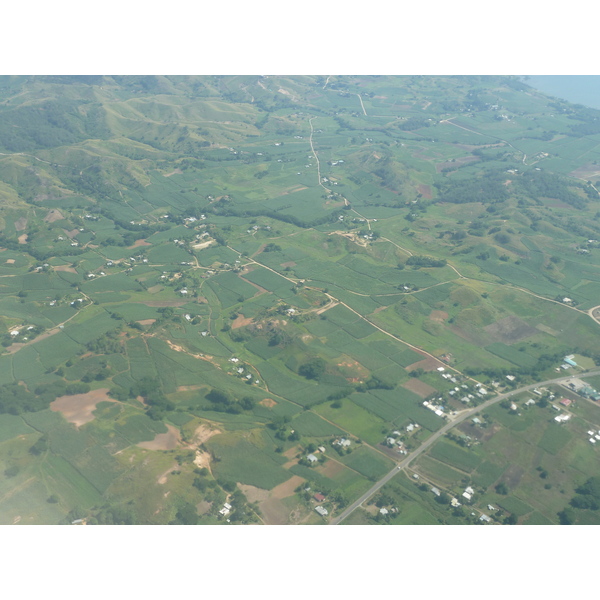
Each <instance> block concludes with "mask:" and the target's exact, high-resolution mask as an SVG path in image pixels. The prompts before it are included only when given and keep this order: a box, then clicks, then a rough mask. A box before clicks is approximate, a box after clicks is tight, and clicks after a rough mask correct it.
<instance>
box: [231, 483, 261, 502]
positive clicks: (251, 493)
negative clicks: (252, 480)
mask: <svg viewBox="0 0 600 600" xmlns="http://www.w3.org/2000/svg"><path fill="white" fill-rule="evenodd" d="M237 486H238V488H239V489H240V490H242V492H244V496H246V498H248V502H264V501H265V500H266V499H267V498H268V497H269V491H268V490H263V489H262V488H259V487H256V486H254V485H248V484H245V483H238V484H237Z"/></svg>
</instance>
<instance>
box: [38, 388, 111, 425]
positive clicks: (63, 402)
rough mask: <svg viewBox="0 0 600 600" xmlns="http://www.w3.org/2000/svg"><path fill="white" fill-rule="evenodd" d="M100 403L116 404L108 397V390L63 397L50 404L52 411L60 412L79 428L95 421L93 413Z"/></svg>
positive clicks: (103, 389) (102, 389)
mask: <svg viewBox="0 0 600 600" xmlns="http://www.w3.org/2000/svg"><path fill="white" fill-rule="evenodd" d="M99 402H116V400H113V399H112V398H109V396H108V388H100V389H98V390H93V391H91V392H88V393H87V394H75V395H73V396H61V397H60V398H57V399H56V400H54V402H51V403H50V410H53V411H54V412H59V413H61V414H62V415H63V417H64V418H65V419H66V420H67V421H69V423H74V424H75V425H76V426H77V427H80V426H81V425H84V424H85V423H89V422H90V421H92V420H93V419H94V415H93V412H94V410H96V405H97V404H98V403H99Z"/></svg>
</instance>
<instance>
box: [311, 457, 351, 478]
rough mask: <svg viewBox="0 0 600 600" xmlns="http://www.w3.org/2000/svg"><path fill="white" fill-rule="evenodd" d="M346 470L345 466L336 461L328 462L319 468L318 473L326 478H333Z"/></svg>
mask: <svg viewBox="0 0 600 600" xmlns="http://www.w3.org/2000/svg"><path fill="white" fill-rule="evenodd" d="M343 470H344V465H342V463H339V462H337V461H336V460H328V461H327V462H326V463H325V464H324V465H321V466H320V467H318V469H317V471H318V472H319V473H321V474H322V475H325V477H333V476H334V475H337V474H338V473H341V472H342V471H343Z"/></svg>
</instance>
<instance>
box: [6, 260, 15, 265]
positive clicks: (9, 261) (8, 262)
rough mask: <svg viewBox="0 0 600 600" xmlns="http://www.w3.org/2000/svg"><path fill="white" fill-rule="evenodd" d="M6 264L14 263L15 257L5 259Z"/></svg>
mask: <svg viewBox="0 0 600 600" xmlns="http://www.w3.org/2000/svg"><path fill="white" fill-rule="evenodd" d="M6 264H8V265H14V264H15V259H14V258H9V259H7V261H6Z"/></svg>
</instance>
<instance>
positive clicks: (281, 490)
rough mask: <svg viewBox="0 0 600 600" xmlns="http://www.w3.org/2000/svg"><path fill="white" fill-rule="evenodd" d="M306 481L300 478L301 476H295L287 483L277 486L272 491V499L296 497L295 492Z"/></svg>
mask: <svg viewBox="0 0 600 600" xmlns="http://www.w3.org/2000/svg"><path fill="white" fill-rule="evenodd" d="M305 481H306V479H304V478H303V477H300V476H299V475H294V476H292V477H290V478H289V479H288V480H287V481H284V482H283V483H280V484H279V485H278V486H275V487H274V488H273V489H272V490H271V498H277V499H279V500H281V499H282V498H289V497H290V496H293V495H294V493H295V492H294V490H295V489H296V488H297V487H298V486H299V485H300V484H301V483H304V482H305Z"/></svg>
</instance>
